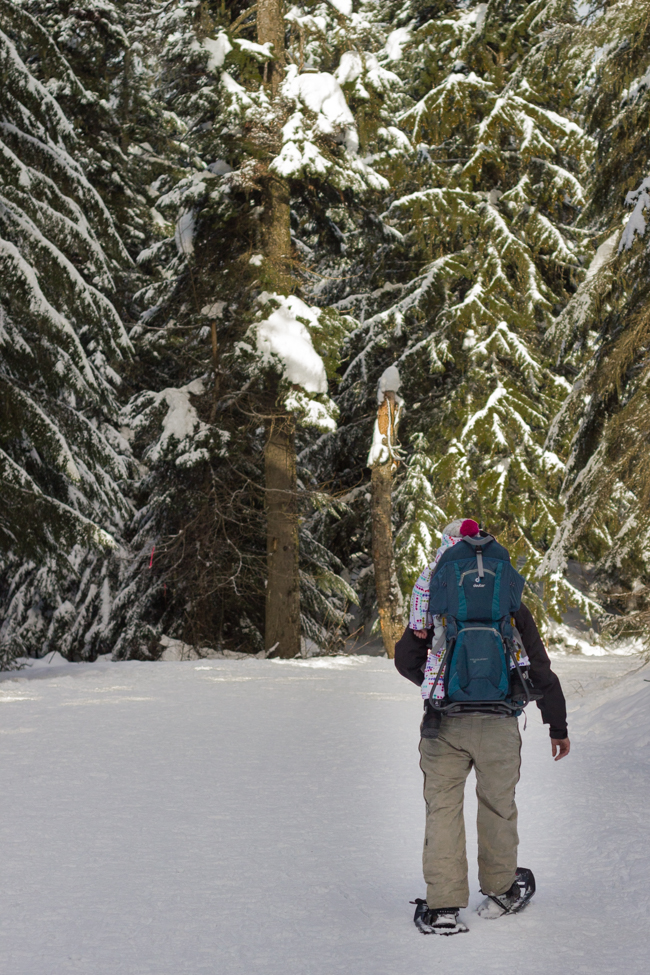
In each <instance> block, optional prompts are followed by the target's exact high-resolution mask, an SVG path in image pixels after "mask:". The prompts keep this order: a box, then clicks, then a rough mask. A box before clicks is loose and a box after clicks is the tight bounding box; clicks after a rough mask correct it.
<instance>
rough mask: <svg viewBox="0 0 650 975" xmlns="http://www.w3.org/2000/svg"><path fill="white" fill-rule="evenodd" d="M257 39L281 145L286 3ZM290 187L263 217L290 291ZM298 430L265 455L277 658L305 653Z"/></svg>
mask: <svg viewBox="0 0 650 975" xmlns="http://www.w3.org/2000/svg"><path fill="white" fill-rule="evenodd" d="M257 40H258V42H259V43H260V44H266V43H267V41H270V42H271V43H272V44H273V53H274V54H275V61H271V62H269V63H268V65H267V68H266V73H265V81H266V83H267V84H268V85H269V86H270V89H271V92H270V93H271V98H272V102H273V105H274V109H275V114H274V116H273V118H272V121H271V125H275V126H276V128H277V139H278V142H280V141H281V128H282V124H283V113H282V110H281V105H280V104H279V89H280V84H281V82H282V77H283V75H284V18H283V3H282V0H259V2H258V5H257ZM289 202H290V198H289V187H288V186H287V184H286V182H285V181H284V180H283V179H281V178H280V177H278V176H275V175H274V174H272V173H267V178H266V184H265V199H264V215H263V218H262V219H263V249H264V258H265V271H266V275H267V278H268V279H269V280H270V281H271V282H272V286H273V288H274V290H276V291H277V292H279V293H282V294H289V293H290V292H291V267H290V257H291V232H290V222H289V220H290V217H289ZM295 430H296V426H295V420H294V418H293V417H292V416H291V415H290V414H288V413H286V412H285V411H283V410H278V411H277V413H275V415H274V416H272V417H271V418H270V419H269V421H268V424H267V442H266V448H265V452H264V463H265V479H266V484H265V487H266V514H267V529H266V531H267V535H266V554H267V571H268V578H267V589H266V621H265V634H264V645H265V647H266V650H267V651H271V652H272V654H273V655H274V656H279V657H295V656H296V655H297V654H298V653H300V579H299V574H298V511H297V484H296V434H295Z"/></svg>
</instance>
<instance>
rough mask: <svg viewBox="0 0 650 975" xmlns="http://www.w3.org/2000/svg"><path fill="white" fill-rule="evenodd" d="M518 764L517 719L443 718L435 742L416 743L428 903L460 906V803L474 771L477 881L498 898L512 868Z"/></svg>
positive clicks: (463, 903)
mask: <svg viewBox="0 0 650 975" xmlns="http://www.w3.org/2000/svg"><path fill="white" fill-rule="evenodd" d="M520 765H521V737H520V735H519V725H518V723H517V719H516V718H509V717H505V718H499V717H495V716H492V715H485V716H483V715H468V716H466V717H458V718H447V717H443V719H442V724H441V726H440V735H439V737H438V738H422V739H421V741H420V767H421V769H422V771H423V773H424V800H425V802H426V807H427V819H426V832H425V838H424V854H423V857H422V862H423V868H424V879H425V881H426V883H427V904H428V906H429V907H431V908H436V907H467V902H468V899H469V887H468V884H467V852H466V849H465V819H464V816H463V799H464V794H465V781H466V779H467V776H468V775H469V773H470V770H471V769H472V768H474V770H475V772H476V795H477V797H478V816H477V822H476V825H477V829H478V875H479V883H480V885H481V890H482V891H483V893H485V894H488V893H489V894H504V893H505V892H506V891H507V890H508V889H509V888H510V886H511V885H512V883H513V881H514V879H515V871H516V869H517V845H518V843H519V838H518V836H517V807H516V805H515V787H516V785H517V782H518V781H519V769H520Z"/></svg>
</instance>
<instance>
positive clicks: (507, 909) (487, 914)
mask: <svg viewBox="0 0 650 975" xmlns="http://www.w3.org/2000/svg"><path fill="white" fill-rule="evenodd" d="M534 893H535V878H534V876H533V871H532V870H528V869H527V868H526V867H517V873H516V875H515V880H514V883H513V885H512V887H511V888H510V890H507V891H506V892H505V894H499V895H498V896H496V895H494V894H488V895H487V897H486V898H485V900H484V901H482V903H481V904H479V907H478V914H479V917H484V918H487V919H488V920H493V919H494V918H497V917H503V915H504V914H518V913H519V911H523V909H524V907H526V905H527V904H528V902H529V901H530V899H531V897H532V896H533V894H534Z"/></svg>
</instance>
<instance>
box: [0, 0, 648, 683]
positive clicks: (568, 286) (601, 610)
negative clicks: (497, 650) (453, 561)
mask: <svg viewBox="0 0 650 975" xmlns="http://www.w3.org/2000/svg"><path fill="white" fill-rule="evenodd" d="M278 11H279V16H280V17H281V20H280V21H278ZM274 17H275V19H274ZM0 71H1V76H2V86H1V87H0V479H1V484H2V504H1V506H0V624H1V628H0V639H1V642H0V659H1V662H2V663H3V665H4V666H10V665H11V661H12V660H13V659H14V658H15V657H17V656H21V655H32V656H34V655H35V656H41V655H44V654H45V653H48V652H50V651H51V650H55V649H56V650H59V651H60V652H61V653H63V654H64V655H65V656H67V657H69V658H70V659H72V660H81V659H94V658H95V657H96V656H97V655H99V654H103V653H109V652H111V653H113V654H115V655H116V656H117V657H119V658H128V657H138V658H156V657H158V656H159V655H160V653H161V652H162V650H163V646H164V638H165V637H167V638H172V639H180V640H183V641H185V642H186V643H189V644H192V645H194V646H195V647H199V648H212V649H213V650H230V651H243V652H246V653H264V652H268V651H269V642H268V639H267V640H266V641H265V613H266V618H267V622H266V626H267V629H268V625H269V624H268V613H269V605H268V603H269V598H270V597H269V579H270V575H269V571H270V570H269V565H271V564H272V563H270V562H269V559H272V558H273V556H272V554H270V549H268V539H267V532H268V523H269V519H270V518H271V517H275V515H274V514H273V510H272V509H273V505H272V504H270V503H269V497H270V496H271V495H270V494H269V492H271V494H272V493H273V491H275V492H276V494H277V495H278V497H280V495H281V494H282V489H281V488H280V487H279V486H278V483H277V482H273V483H271V482H270V481H269V476H270V475H269V470H270V469H271V465H272V462H273V458H274V457H277V456H279V454H278V452H280V453H281V452H282V451H284V454H282V456H283V457H284V456H286V457H289V458H290V459H291V463H292V464H293V469H294V470H295V485H296V488H295V490H293V489H292V499H291V505H292V507H291V518H292V519H293V521H291V526H293V527H291V531H294V532H295V534H296V545H298V538H299V565H298V562H296V573H298V572H299V586H300V603H299V613H300V627H301V633H302V640H301V644H300V647H294V649H293V650H292V652H302V653H313V652H332V651H333V650H337V649H340V647H341V646H342V643H343V641H344V640H345V639H346V637H347V636H348V634H349V633H351V632H353V631H355V630H356V629H358V628H359V627H360V626H364V625H365V626H366V627H368V626H369V625H370V624H371V622H372V620H373V619H374V618H375V616H376V596H375V586H374V579H373V561H372V546H371V507H370V494H369V491H370V470H369V469H368V467H367V458H368V451H369V448H370V445H371V442H372V437H373V425H374V422H375V416H376V411H377V386H378V381H379V379H380V377H381V376H382V374H384V372H385V370H386V369H387V367H389V366H392V365H396V366H397V368H398V370H399V375H400V379H401V386H400V390H399V392H400V395H401V398H402V400H403V405H402V413H401V420H400V428H399V433H400V440H401V451H400V465H399V467H398V468H397V470H396V472H395V474H394V481H393V531H394V547H395V559H396V566H397V576H398V579H399V584H400V587H401V589H402V591H403V593H404V595H405V596H407V595H408V593H409V591H410V587H411V586H412V584H413V582H414V580H415V578H416V576H417V575H418V573H419V571H420V569H421V568H422V567H423V565H424V564H425V563H426V562H427V561H428V560H429V558H430V557H431V554H432V552H433V550H434V549H435V547H436V546H437V544H438V541H437V536H436V533H437V532H439V530H440V528H441V527H442V526H443V525H444V524H445V523H446V522H447V521H449V520H451V519H452V518H454V517H456V516H459V515H465V516H471V517H475V518H477V519H480V520H481V522H482V523H483V524H484V525H485V527H487V528H488V529H489V530H491V531H494V532H495V533H496V534H497V535H498V536H499V539H500V541H502V542H503V543H504V544H505V545H507V547H508V548H509V549H510V552H511V555H512V558H513V560H514V559H516V560H517V565H518V566H519V567H520V568H521V571H522V572H523V573H524V574H525V575H526V577H527V578H528V580H529V594H528V597H527V598H528V599H529V601H531V602H534V604H535V606H536V608H537V612H538V614H539V615H540V617H541V618H543V619H546V620H547V621H548V620H551V619H556V620H557V619H561V618H562V614H563V613H564V612H565V611H566V610H567V608H573V609H575V608H577V609H579V610H580V612H581V614H582V617H583V619H584V620H585V621H586V623H587V625H588V624H589V622H592V623H593V625H597V624H598V625H600V626H601V627H605V628H606V629H607V627H609V630H610V632H612V633H620V632H623V631H625V630H627V631H629V632H634V633H643V632H645V629H646V625H647V619H648V618H650V611H649V610H647V608H646V606H647V603H646V593H647V592H648V585H649V583H650V551H649V550H648V538H649V536H648V514H649V511H650V476H649V474H650V459H649V458H650V451H649V449H648V445H649V440H650V402H648V398H649V385H648V384H649V382H650V304H649V298H650V295H649V290H650V257H649V244H648V240H647V238H646V235H645V230H646V217H645V216H644V214H645V212H646V210H650V171H649V170H648V166H649V159H650V151H649V150H650V147H649V146H648V132H649V131H650V93H649V88H650V2H648V0H636V2H635V3H631V2H629V0H625V2H604V3H593V4H589V3H573V2H567V0H551V2H547V0H534V2H531V3H528V2H523V0H510V2H508V0H491V2H489V3H472V2H452V0H446V2H442V0H441V2H439V3H437V2H433V3H431V2H427V0H407V2H403V3H397V2H394V0H330V2H323V3H321V2H307V0H305V2H302V3H296V4H294V5H291V4H290V3H288V2H287V3H286V4H285V5H284V7H282V6H281V5H280V4H278V2H277V0H259V2H258V3H257V4H252V5H251V4H250V3H248V2H247V0H246V2H243V3H240V2H228V0H167V2H164V0H146V2H145V0H140V2H135V3H133V2H120V0H115V2H108V0H92V2H86V3H74V2H70V0H52V2H47V0H0ZM274 451H275V453H274ZM576 566H579V567H580V571H577V569H576ZM296 578H298V575H296ZM273 591H275V590H273ZM272 595H273V594H272V593H271V596H272ZM295 607H296V612H298V603H297V602H296V603H295ZM273 625H274V626H276V629H277V628H278V627H280V629H281V625H282V619H281V618H280V619H279V620H276V621H275V623H274V624H273ZM267 637H268V633H267ZM161 640H162V641H163V642H161ZM265 648H266V649H265Z"/></svg>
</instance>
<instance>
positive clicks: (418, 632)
mask: <svg viewBox="0 0 650 975" xmlns="http://www.w3.org/2000/svg"><path fill="white" fill-rule="evenodd" d="M413 632H414V633H415V635H416V636H419V637H420V639H421V640H426V638H427V631H426V630H413Z"/></svg>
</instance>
